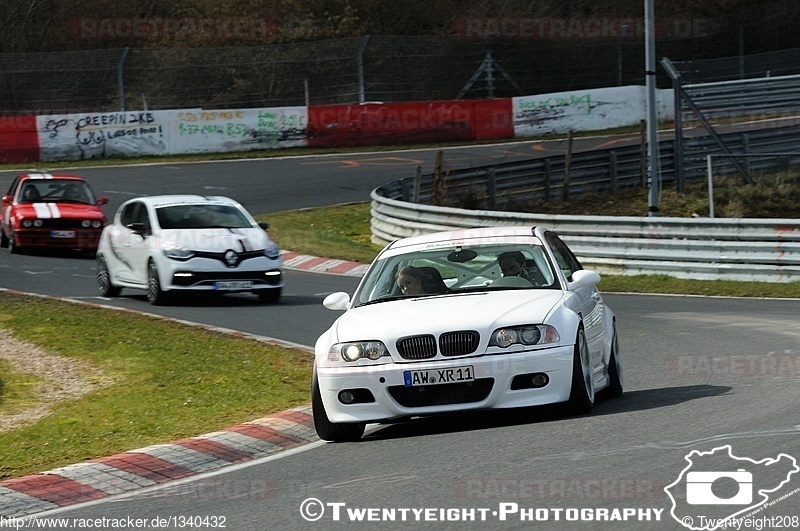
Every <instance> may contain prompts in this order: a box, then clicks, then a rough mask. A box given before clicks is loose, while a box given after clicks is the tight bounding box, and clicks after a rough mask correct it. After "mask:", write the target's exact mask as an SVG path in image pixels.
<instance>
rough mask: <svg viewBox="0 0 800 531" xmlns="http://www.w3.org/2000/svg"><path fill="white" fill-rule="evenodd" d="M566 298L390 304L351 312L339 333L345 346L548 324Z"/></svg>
mask: <svg viewBox="0 0 800 531" xmlns="http://www.w3.org/2000/svg"><path fill="white" fill-rule="evenodd" d="M562 296H563V293H562V292H561V291H557V290H508V291H494V292H484V293H464V294H455V295H444V296H433V297H422V298H419V299H403V300H397V301H387V302H381V303H377V304H371V305H368V306H363V307H361V308H353V309H351V310H348V311H347V312H346V313H345V314H344V315H343V316H341V317H340V318H339V320H338V321H337V323H336V332H337V335H338V341H340V342H342V341H359V340H370V339H379V340H382V341H388V342H390V343H394V341H395V340H396V339H397V338H401V337H406V336H413V335H418V334H434V335H438V334H440V333H442V332H447V331H456V330H477V331H479V332H481V333H482V334H483V333H491V332H492V331H493V330H495V329H496V328H499V327H501V326H511V325H521V324H538V323H543V322H544V320H545V318H546V317H547V315H548V314H549V313H550V311H551V310H552V309H553V307H554V306H555V305H556V304H557V303H558V301H560V300H561V298H562ZM387 346H389V345H388V344H387Z"/></svg>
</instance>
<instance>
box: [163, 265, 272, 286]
mask: <svg viewBox="0 0 800 531" xmlns="http://www.w3.org/2000/svg"><path fill="white" fill-rule="evenodd" d="M167 260H168V261H167V262H165V263H164V264H163V265H164V269H163V270H162V276H163V287H164V288H165V289H167V290H192V291H259V290H270V289H277V288H282V287H283V284H284V279H283V271H282V270H281V262H280V259H270V258H267V257H260V258H253V259H250V260H245V261H244V262H242V263H240V264H239V265H238V266H237V267H230V268H229V267H225V266H221V264H220V262H219V261H218V260H210V259H207V258H192V259H190V260H187V261H185V262H181V261H177V260H169V259H167ZM220 283H224V284H220ZM221 286H226V287H221ZM237 286H239V287H237Z"/></svg>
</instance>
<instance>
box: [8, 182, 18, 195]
mask: <svg viewBox="0 0 800 531" xmlns="http://www.w3.org/2000/svg"><path fill="white" fill-rule="evenodd" d="M18 184H19V177H14V180H13V181H11V186H9V188H8V193H7V194H6V195H10V196H12V197H13V196H14V192H16V191H17V185H18Z"/></svg>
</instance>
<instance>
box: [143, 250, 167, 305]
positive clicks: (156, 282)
mask: <svg viewBox="0 0 800 531" xmlns="http://www.w3.org/2000/svg"><path fill="white" fill-rule="evenodd" d="M166 300H167V293H166V292H165V291H164V290H162V289H161V280H160V278H159V276H158V267H156V263H155V262H154V261H153V260H150V261H149V262H148V263H147V302H149V303H150V304H152V305H153V306H159V305H161V304H164V303H165V302H166Z"/></svg>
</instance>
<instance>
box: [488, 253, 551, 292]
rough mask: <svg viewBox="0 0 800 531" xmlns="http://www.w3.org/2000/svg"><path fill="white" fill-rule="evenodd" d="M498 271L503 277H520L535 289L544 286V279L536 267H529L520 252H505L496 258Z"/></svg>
mask: <svg viewBox="0 0 800 531" xmlns="http://www.w3.org/2000/svg"><path fill="white" fill-rule="evenodd" d="M497 263H498V264H500V271H502V273H503V276H504V277H520V278H524V279H525V280H527V281H529V282H530V283H531V284H533V285H534V286H536V287H539V286H542V285H544V284H545V282H544V279H543V278H542V276H541V273H539V270H538V269H537V268H536V267H529V266H528V265H527V262H526V260H525V255H524V254H522V251H507V252H505V253H501V254H500V256H498V257H497Z"/></svg>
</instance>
